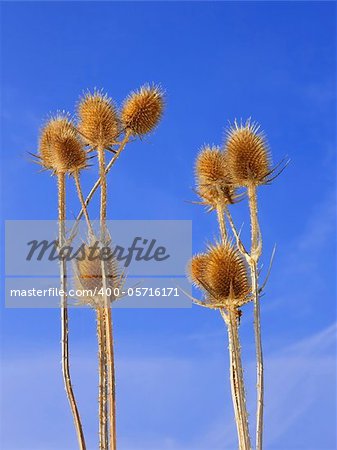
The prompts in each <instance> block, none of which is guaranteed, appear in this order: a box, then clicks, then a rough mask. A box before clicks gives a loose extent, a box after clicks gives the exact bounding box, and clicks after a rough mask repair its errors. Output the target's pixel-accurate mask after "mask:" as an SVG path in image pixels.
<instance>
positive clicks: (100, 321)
mask: <svg viewBox="0 0 337 450" xmlns="http://www.w3.org/2000/svg"><path fill="white" fill-rule="evenodd" d="M73 176H74V180H75V185H76V190H77V194H78V198H79V200H80V204H81V208H82V210H83V214H84V217H85V219H86V223H87V227H88V231H89V241H91V240H92V239H94V230H93V228H92V224H91V221H90V218H89V213H88V210H87V205H86V203H85V200H84V196H83V192H82V188H81V183H80V178H79V172H78V171H76V172H74V174H73ZM95 312H96V323H97V341H98V374H99V375H98V378H99V381H98V384H99V394H98V405H99V406H98V421H99V431H98V434H99V449H100V450H107V449H108V444H109V443H108V437H109V436H108V430H107V426H108V416H107V380H106V350H105V338H106V333H105V323H104V312H103V309H102V308H101V305H98V306H97V307H96V308H95Z"/></svg>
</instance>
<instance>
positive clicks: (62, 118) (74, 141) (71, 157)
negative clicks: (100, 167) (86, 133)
mask: <svg viewBox="0 0 337 450" xmlns="http://www.w3.org/2000/svg"><path fill="white" fill-rule="evenodd" d="M39 158H40V164H41V165H42V166H44V167H45V168H46V169H50V170H52V171H54V172H55V173H73V172H75V171H78V170H81V169H84V168H85V167H86V165H87V158H86V152H85V150H84V148H83V145H82V143H81V141H80V139H79V137H78V133H77V131H76V129H75V127H74V125H73V123H72V122H71V120H70V118H69V116H68V115H67V114H58V115H57V116H55V117H53V118H51V119H50V120H49V121H48V122H47V123H46V124H45V126H44V127H43V128H42V130H41V134H40V142H39Z"/></svg>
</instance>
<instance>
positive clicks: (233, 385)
mask: <svg viewBox="0 0 337 450" xmlns="http://www.w3.org/2000/svg"><path fill="white" fill-rule="evenodd" d="M220 313H221V315H222V318H223V319H224V321H225V323H226V325H227V331H228V351H229V373H230V384H231V393H232V402H233V408H234V415H235V423H236V428H237V434H238V441H239V448H240V449H241V448H242V445H243V442H244V439H243V430H242V425H241V424H242V422H241V419H240V411H239V403H238V393H237V382H236V375H235V364H234V352H233V341H232V335H231V333H230V330H229V325H228V317H227V314H226V313H225V311H224V310H223V309H220Z"/></svg>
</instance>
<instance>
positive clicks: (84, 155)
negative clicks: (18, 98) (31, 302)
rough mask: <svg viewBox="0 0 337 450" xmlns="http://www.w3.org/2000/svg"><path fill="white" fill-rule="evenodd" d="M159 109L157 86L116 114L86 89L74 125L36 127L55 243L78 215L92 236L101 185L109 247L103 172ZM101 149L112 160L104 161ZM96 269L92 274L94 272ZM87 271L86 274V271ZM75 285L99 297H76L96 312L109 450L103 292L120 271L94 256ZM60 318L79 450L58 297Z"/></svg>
mask: <svg viewBox="0 0 337 450" xmlns="http://www.w3.org/2000/svg"><path fill="white" fill-rule="evenodd" d="M163 108H164V100H163V92H162V90H161V89H160V88H159V87H158V86H149V85H146V86H143V87H142V88H140V89H139V90H138V91H136V92H133V93H131V94H130V95H129V96H128V98H127V99H126V101H125V102H124V105H123V107H122V110H121V117H120V114H119V112H118V109H117V107H116V106H115V103H114V102H113V101H112V100H111V99H110V98H109V97H108V95H106V94H104V93H103V92H102V91H98V90H95V91H93V92H89V91H88V92H86V93H85V94H84V95H83V96H82V98H81V99H80V102H79V103H78V106H77V113H78V123H77V124H76V123H74V122H73V121H72V120H71V118H70V116H69V115H66V114H63V113H62V114H58V115H57V116H56V117H54V118H52V119H51V120H50V121H49V122H48V123H47V124H46V125H45V126H44V127H43V129H42V131H41V135H40V142H39V155H33V156H37V158H38V163H39V164H41V165H42V166H43V168H44V170H51V171H52V173H53V174H55V175H56V176H57V180H58V198H59V200H58V205H59V208H58V209H59V215H58V217H59V246H60V248H62V247H63V246H64V245H65V244H67V245H70V243H71V242H72V241H73V239H74V238H75V236H76V235H77V231H78V224H79V221H80V219H81V217H82V216H83V215H84V216H85V219H86V223H87V227H88V232H89V238H88V242H89V243H90V242H93V241H95V240H96V237H95V233H94V230H93V227H92V224H91V221H90V218H89V214H88V205H89V203H90V201H91V199H92V198H93V196H94V194H95V192H96V191H97V189H98V188H99V187H101V199H100V236H99V238H98V239H99V240H100V242H101V248H102V247H106V246H107V245H109V242H110V237H109V234H108V232H107V227H106V220H107V200H108V196H107V174H108V173H109V171H110V169H111V168H112V167H113V166H114V164H115V163H116V161H117V160H118V158H119V157H120V155H121V153H122V152H123V150H124V149H125V147H126V146H127V144H128V143H129V142H130V141H131V138H135V137H141V136H143V135H144V134H147V133H149V132H150V131H152V130H153V129H154V128H155V127H156V126H157V124H158V123H159V120H160V119H161V116H162V113H163ZM92 151H96V152H97V156H98V171H99V178H98V180H97V181H96V183H95V184H94V186H93V187H92V189H91V190H90V191H89V194H88V195H87V197H86V198H85V197H84V195H83V191H82V187H81V180H80V172H81V171H82V169H85V168H87V167H88V164H87V161H88V159H89V158H90V159H91V158H93V156H90V157H88V152H92ZM107 153H112V154H113V156H112V158H111V159H110V160H109V161H108V162H107V161H106V155H107ZM66 175H70V176H72V177H73V178H74V181H75V186H76V190H77V194H78V198H79V201H80V204H81V210H80V213H79V214H78V216H77V218H76V221H75V225H74V226H73V228H72V230H71V232H70V233H69V234H68V237H66V233H65V226H64V220H65V218H66V202H65V181H66ZM95 273H96V275H95ZM88 274H90V275H88ZM75 275H76V278H75V279H76V283H77V287H78V288H79V289H80V288H81V287H82V289H81V290H82V291H83V289H84V290H86V289H88V288H89V286H90V289H92V288H99V289H98V290H99V291H103V295H102V298H82V299H81V301H82V302H83V301H84V302H85V304H89V305H90V306H92V307H94V308H95V310H96V315H97V335H98V358H99V384H100V387H99V448H100V450H108V449H109V450H115V449H116V447H117V439H116V398H115V366H114V343H113V330H112V312H111V302H112V301H114V300H116V299H117V298H116V297H115V296H114V295H109V294H108V292H111V291H110V288H113V287H115V286H119V287H120V286H121V285H122V284H123V283H124V274H119V273H118V271H117V267H116V265H115V263H114V262H111V261H110V262H109V261H105V260H104V259H103V258H99V260H98V261H96V262H95V263H93V262H92V261H89V260H86V259H85V260H84V261H79V262H78V264H77V265H76V267H75ZM60 276H61V288H62V290H63V291H64V292H66V278H67V267H66V261H65V259H64V258H61V262H60ZM61 314H62V316H61V319H62V365H63V376H64V382H65V386H66V391H67V395H68V398H69V402H70V406H71V409H72V413H73V416H74V421H75V426H76V431H77V436H78V441H79V447H80V448H81V449H82V450H83V449H85V441H84V435H83V430H82V425H81V421H80V416H79V412H78V408H77V404H76V401H75V397H74V394H73V389H72V383H71V381H70V364H69V348H68V309H67V297H66V295H63V296H62V298H61Z"/></svg>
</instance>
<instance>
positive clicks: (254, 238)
mask: <svg viewBox="0 0 337 450" xmlns="http://www.w3.org/2000/svg"><path fill="white" fill-rule="evenodd" d="M247 192H248V202H249V210H250V222H251V251H250V258H248V264H249V266H250V271H251V278H252V292H253V297H254V334H255V346H256V389H257V407H256V449H257V450H262V442H263V406H264V372H263V350H262V338H261V317H260V299H259V285H258V270H257V267H258V262H259V258H260V256H261V252H262V236H261V231H260V226H259V222H258V214H257V193H256V186H254V185H250V186H248V188H247Z"/></svg>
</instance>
